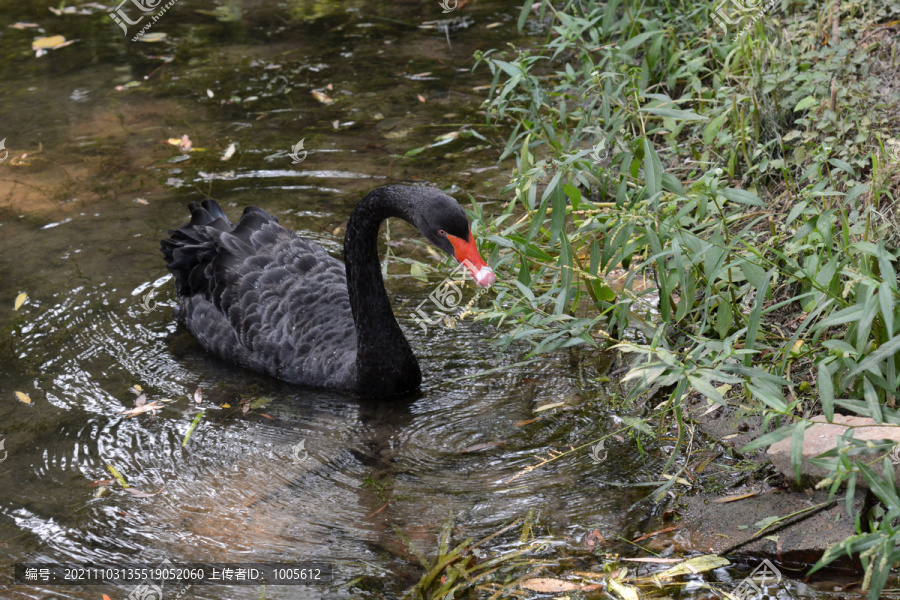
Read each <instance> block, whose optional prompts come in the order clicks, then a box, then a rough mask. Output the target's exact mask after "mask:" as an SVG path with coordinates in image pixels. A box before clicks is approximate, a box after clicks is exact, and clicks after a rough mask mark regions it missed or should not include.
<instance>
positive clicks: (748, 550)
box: [679, 490, 865, 565]
mask: <svg viewBox="0 0 900 600" xmlns="http://www.w3.org/2000/svg"><path fill="white" fill-rule="evenodd" d="M714 500H715V498H711V497H709V496H706V495H700V496H693V497H690V498H686V502H687V506H686V507H685V509H684V512H683V513H682V523H684V525H685V528H684V530H681V531H680V532H679V533H681V535H686V536H688V540H682V541H683V543H685V542H686V543H685V544H684V545H685V546H686V547H687V548H690V549H693V550H699V551H702V552H710V553H713V554H722V553H727V554H729V555H750V556H757V557H760V558H769V559H772V560H777V561H779V562H782V563H793V564H806V565H809V564H812V563H814V562H816V561H817V560H819V558H821V556H822V553H823V552H824V551H825V549H826V548H827V547H828V545H829V544H835V543H838V542H840V541H842V540H844V538H847V537H849V536H851V535H855V534H856V529H855V528H854V525H853V523H854V519H853V517H852V516H848V515H847V514H846V501H845V499H844V498H843V497H841V496H840V495H836V496H835V500H836V503H835V504H834V506H832V507H831V508H829V509H828V510H821V511H820V512H818V513H815V514H812V515H811V516H809V517H808V518H806V519H803V520H799V521H795V519H798V518H799V515H798V516H795V517H791V518H787V519H785V521H784V523H787V522H790V523H793V524H792V525H788V526H787V527H784V528H782V529H777V528H778V526H779V525H781V524H782V523H775V524H774V525H773V526H772V529H769V530H767V531H764V532H763V533H764V534H767V533H768V534H769V535H768V537H761V538H760V539H756V540H753V541H751V542H749V543H746V542H747V541H748V540H751V539H752V538H753V537H754V536H755V535H756V534H757V533H758V532H759V530H760V529H761V527H760V525H757V523H759V522H760V521H762V520H763V519H766V518H768V517H780V518H783V517H788V515H792V514H794V513H797V512H798V511H801V510H805V509H809V512H810V513H813V512H814V511H815V510H816V507H817V506H818V505H821V504H825V505H827V504H828V493H827V492H826V491H822V490H819V491H816V492H813V491H805V492H787V493H784V492H775V493H773V492H769V493H763V494H758V495H756V496H751V497H750V498H744V499H742V500H736V501H734V502H726V503H716V502H714ZM864 503H865V494H864V493H862V492H857V493H856V496H855V498H854V506H853V512H854V513H857V512H859V511H861V510H862V509H863V505H864Z"/></svg>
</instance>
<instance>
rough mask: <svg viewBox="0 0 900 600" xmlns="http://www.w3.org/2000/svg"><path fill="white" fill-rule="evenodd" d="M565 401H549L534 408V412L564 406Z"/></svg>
mask: <svg viewBox="0 0 900 600" xmlns="http://www.w3.org/2000/svg"><path fill="white" fill-rule="evenodd" d="M565 405H566V403H565V402H551V403H550V404H544V405H543V406H538V407H537V408H536V409H534V412H541V411H545V410H550V409H551V408H556V407H557V406H565Z"/></svg>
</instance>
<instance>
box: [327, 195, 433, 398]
mask: <svg viewBox="0 0 900 600" xmlns="http://www.w3.org/2000/svg"><path fill="white" fill-rule="evenodd" d="M406 190H407V188H403V187H387V188H379V189H377V190H375V191H373V192H372V193H370V194H369V195H368V196H366V197H365V198H363V199H362V201H361V202H360V203H359V204H358V205H357V207H356V209H355V210H354V211H353V214H352V215H350V221H349V222H348V223H347V234H346V236H345V237H344V262H345V263H346V265H347V290H348V292H349V294H350V306H351V309H352V311H353V321H354V323H355V325H356V339H357V354H356V369H357V386H358V389H359V391H361V392H363V393H366V394H379V395H387V394H394V393H402V392H405V391H409V390H412V389H415V388H416V387H418V385H419V383H420V382H421V380H422V374H421V371H420V370H419V364H418V362H416V357H415V355H414V354H413V352H412V349H411V348H410V347H409V342H407V341H406V338H405V337H404V336H403V332H402V331H401V329H400V325H399V324H398V323H397V320H396V319H395V318H394V312H393V311H392V310H391V304H390V301H389V300H388V296H387V292H386V291H385V289H384V280H383V279H382V277H381V264H380V263H379V260H378V228H379V226H380V225H381V222H382V221H384V220H385V219H387V218H388V217H399V218H401V219H403V220H405V221H408V222H410V223H411V222H413V214H414V208H413V207H414V202H413V198H412V197H411V195H410V194H409V193H408V192H407V191H406Z"/></svg>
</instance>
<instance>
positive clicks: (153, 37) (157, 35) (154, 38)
mask: <svg viewBox="0 0 900 600" xmlns="http://www.w3.org/2000/svg"><path fill="white" fill-rule="evenodd" d="M167 37H169V34H167V33H164V32H162V31H159V32H151V33H147V34H144V35H142V36H141V37H139V38H138V41H139V42H144V43H145V44H153V43H155V42H161V41H163V40H164V39H166V38H167Z"/></svg>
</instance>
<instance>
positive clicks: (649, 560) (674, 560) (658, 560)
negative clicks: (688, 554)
mask: <svg viewBox="0 0 900 600" xmlns="http://www.w3.org/2000/svg"><path fill="white" fill-rule="evenodd" d="M619 560H625V561H628V562H643V563H659V564H661V565H664V564H669V563H680V562H684V559H683V558H621V559H619Z"/></svg>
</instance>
